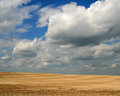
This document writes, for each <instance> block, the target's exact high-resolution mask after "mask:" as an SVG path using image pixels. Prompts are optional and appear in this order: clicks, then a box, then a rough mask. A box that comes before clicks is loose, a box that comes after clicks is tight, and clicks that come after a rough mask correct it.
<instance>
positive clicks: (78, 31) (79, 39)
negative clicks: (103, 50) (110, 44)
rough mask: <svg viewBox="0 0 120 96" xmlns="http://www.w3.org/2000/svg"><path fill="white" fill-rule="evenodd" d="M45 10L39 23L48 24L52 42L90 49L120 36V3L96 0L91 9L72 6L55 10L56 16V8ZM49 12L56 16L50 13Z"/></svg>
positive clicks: (47, 36)
mask: <svg viewBox="0 0 120 96" xmlns="http://www.w3.org/2000/svg"><path fill="white" fill-rule="evenodd" d="M43 9H44V10H43ZM43 9H41V10H42V11H41V10H40V11H41V14H42V13H43V14H44V15H41V17H40V19H39V24H40V25H42V24H43V26H45V25H47V23H48V31H47V33H46V38H47V40H48V42H49V43H56V44H62V45H66V44H68V45H69V44H71V45H74V46H86V45H97V44H100V43H103V42H105V41H107V40H110V39H116V38H117V37H120V34H119V30H120V20H119V18H120V15H119V11H120V2H119V1H115V0H104V1H96V2H95V3H94V4H92V5H91V6H90V7H89V8H85V7H83V6H77V4H76V3H71V4H66V5H63V6H59V7H57V8H54V10H57V12H56V13H54V12H51V9H52V10H53V8H48V7H45V8H43ZM45 9H46V10H47V11H46V10H45ZM48 11H50V12H51V13H52V14H47V12H48ZM44 18H45V19H44ZM40 20H41V21H40ZM42 21H43V22H42ZM41 27H42V26H41Z"/></svg>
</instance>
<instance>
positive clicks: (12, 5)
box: [0, 0, 39, 34]
mask: <svg viewBox="0 0 120 96" xmlns="http://www.w3.org/2000/svg"><path fill="white" fill-rule="evenodd" d="M28 2H30V0H0V34H7V33H10V32H16V31H17V30H16V28H15V27H16V26H18V25H21V24H22V23H23V20H24V19H27V18H30V17H31V15H30V14H29V13H30V12H31V11H33V10H35V9H37V8H38V7H39V6H38V5H33V6H24V7H21V6H22V4H27V3H28ZM25 32H26V31H25Z"/></svg>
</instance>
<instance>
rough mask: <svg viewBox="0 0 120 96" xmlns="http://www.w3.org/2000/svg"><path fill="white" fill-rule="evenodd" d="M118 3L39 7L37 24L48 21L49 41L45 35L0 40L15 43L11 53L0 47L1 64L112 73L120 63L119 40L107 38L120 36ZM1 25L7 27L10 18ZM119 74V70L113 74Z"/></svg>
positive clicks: (42, 25) (51, 69)
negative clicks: (44, 38)
mask: <svg viewBox="0 0 120 96" xmlns="http://www.w3.org/2000/svg"><path fill="white" fill-rule="evenodd" d="M116 3H117V4H116ZM119 5H120V2H119V1H115V0H104V1H97V2H96V3H94V4H92V5H91V6H90V8H88V9H86V8H85V7H83V6H78V5H77V4H76V3H71V4H66V5H63V6H59V7H56V8H51V7H50V6H49V7H45V8H42V9H40V10H39V12H38V13H39V16H40V18H39V20H38V23H39V24H38V25H37V27H44V26H46V25H47V24H48V30H47V32H46V35H45V37H46V40H44V41H42V39H41V38H42V37H41V38H39V39H36V38H35V39H34V40H33V41H32V40H27V39H24V40H18V41H17V40H16V42H15V41H14V44H13V45H11V43H12V42H11V43H10V45H9V41H7V42H8V43H6V44H5V43H4V42H5V41H3V42H2V41H1V40H0V45H1V46H3V48H4V47H5V48H6V47H8V46H12V47H11V48H12V49H13V50H12V51H10V52H11V53H10V54H6V52H5V51H3V50H0V52H3V53H5V54H4V56H3V57H2V58H3V59H0V64H1V65H0V66H3V65H2V64H4V65H7V64H9V66H12V67H14V68H16V67H18V68H21V70H22V69H24V68H28V69H31V70H33V69H35V71H36V70H37V69H38V70H39V68H41V70H42V68H48V69H46V70H45V71H47V72H63V73H64V72H65V73H68V72H70V73H81V74H82V73H84V74H85V73H88V74H93V73H94V74H110V72H111V71H114V70H113V69H114V68H116V66H118V65H119V62H120V59H119V58H120V55H119V53H120V51H119V49H120V43H119V42H118V43H113V44H110V45H106V44H104V41H110V40H115V39H116V38H117V39H118V38H120V34H119V28H120V23H119V21H120V20H119V17H120V16H119V11H120V6H119ZM21 12H23V11H21ZM23 13H24V12H23ZM28 17H29V16H28ZM16 20H17V19H16ZM18 21H19V20H18ZM21 21H22V19H21ZM0 23H1V22H0ZM10 23H11V22H10ZM16 24H20V23H16ZM10 25H11V24H10ZM1 26H2V27H3V26H4V27H5V28H7V27H6V26H9V23H8V21H5V22H3V23H1ZM20 31H21V32H24V31H25V30H24V29H20ZM7 56H8V57H9V59H7V58H6V57H7ZM5 58H6V59H5ZM118 67H119V66H118ZM118 73H119V70H118V69H116V71H115V72H113V73H111V74H118Z"/></svg>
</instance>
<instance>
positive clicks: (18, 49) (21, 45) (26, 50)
mask: <svg viewBox="0 0 120 96" xmlns="http://www.w3.org/2000/svg"><path fill="white" fill-rule="evenodd" d="M38 46H39V45H37V39H36V38H35V39H34V40H33V41H30V40H22V41H20V42H18V43H17V45H16V46H15V47H14V49H13V53H14V54H18V55H20V56H21V57H22V58H24V57H35V56H36V54H37V53H36V51H37V48H38Z"/></svg>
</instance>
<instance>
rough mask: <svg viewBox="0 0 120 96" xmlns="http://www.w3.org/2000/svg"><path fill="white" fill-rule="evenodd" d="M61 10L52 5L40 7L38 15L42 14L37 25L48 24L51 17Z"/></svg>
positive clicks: (43, 25)
mask: <svg viewBox="0 0 120 96" xmlns="http://www.w3.org/2000/svg"><path fill="white" fill-rule="evenodd" d="M58 12H59V10H58V9H54V8H52V7H50V6H47V7H44V8H42V9H40V10H39V11H38V15H39V16H40V18H39V20H38V22H37V23H38V25H37V27H45V26H47V25H48V23H49V18H50V17H51V16H52V15H54V14H57V13H58Z"/></svg>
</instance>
